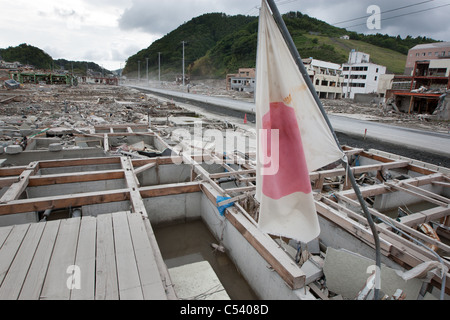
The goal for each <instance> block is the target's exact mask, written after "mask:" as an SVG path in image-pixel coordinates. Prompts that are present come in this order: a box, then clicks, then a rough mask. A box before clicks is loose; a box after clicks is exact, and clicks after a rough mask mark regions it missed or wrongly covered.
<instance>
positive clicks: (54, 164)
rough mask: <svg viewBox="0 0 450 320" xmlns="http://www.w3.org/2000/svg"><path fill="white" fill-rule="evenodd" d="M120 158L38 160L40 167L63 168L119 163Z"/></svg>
mask: <svg viewBox="0 0 450 320" xmlns="http://www.w3.org/2000/svg"><path fill="white" fill-rule="evenodd" d="M119 163H120V158H117V157H104V158H83V159H68V160H49V161H41V162H39V167H40V168H41V169H50V168H64V167H82V166H90V165H99V164H119Z"/></svg>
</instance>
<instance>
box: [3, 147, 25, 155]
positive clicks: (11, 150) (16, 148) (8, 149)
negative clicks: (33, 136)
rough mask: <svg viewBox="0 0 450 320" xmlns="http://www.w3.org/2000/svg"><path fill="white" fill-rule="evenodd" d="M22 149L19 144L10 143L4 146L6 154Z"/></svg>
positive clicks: (15, 152) (16, 152) (19, 151)
mask: <svg viewBox="0 0 450 320" xmlns="http://www.w3.org/2000/svg"><path fill="white" fill-rule="evenodd" d="M22 151H23V149H22V147H21V146H19V145H10V146H7V147H6V150H5V152H6V154H19V153H22Z"/></svg>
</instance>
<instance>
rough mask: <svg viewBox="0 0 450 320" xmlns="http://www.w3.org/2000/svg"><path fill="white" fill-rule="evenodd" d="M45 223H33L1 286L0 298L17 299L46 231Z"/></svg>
mask: <svg viewBox="0 0 450 320" xmlns="http://www.w3.org/2000/svg"><path fill="white" fill-rule="evenodd" d="M44 228H45V223H36V224H32V225H31V226H30V228H29V230H28V232H27V234H26V236H25V239H24V240H23V243H22V246H21V247H20V249H19V251H18V253H17V255H16V257H15V258H14V261H13V263H12V265H11V267H10V269H9V271H8V273H7V274H6V276H5V279H4V280H3V283H2V285H1V287H0V300H17V299H18V298H19V294H20V291H21V289H22V285H23V283H24V282H25V278H26V276H27V273H28V269H29V268H30V265H31V262H32V260H33V256H34V253H35V251H36V249H37V246H38V245H39V241H40V239H41V236H42V234H43V232H44Z"/></svg>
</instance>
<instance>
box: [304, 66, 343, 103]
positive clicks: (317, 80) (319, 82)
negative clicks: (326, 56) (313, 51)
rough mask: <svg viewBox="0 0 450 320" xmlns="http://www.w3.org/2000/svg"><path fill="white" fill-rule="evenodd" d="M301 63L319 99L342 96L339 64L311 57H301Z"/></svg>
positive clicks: (340, 67)
mask: <svg viewBox="0 0 450 320" xmlns="http://www.w3.org/2000/svg"><path fill="white" fill-rule="evenodd" d="M303 64H304V65H305V67H306V70H307V71H308V74H309V77H310V78H311V81H312V82H313V84H314V87H315V88H316V91H317V94H318V95H319V97H320V98H321V99H340V98H342V83H343V81H344V78H343V76H342V66H341V65H339V64H336V63H331V62H327V61H322V60H317V59H313V58H309V59H303Z"/></svg>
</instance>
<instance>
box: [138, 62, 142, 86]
mask: <svg viewBox="0 0 450 320" xmlns="http://www.w3.org/2000/svg"><path fill="white" fill-rule="evenodd" d="M138 82H141V62H140V61H138Z"/></svg>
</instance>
